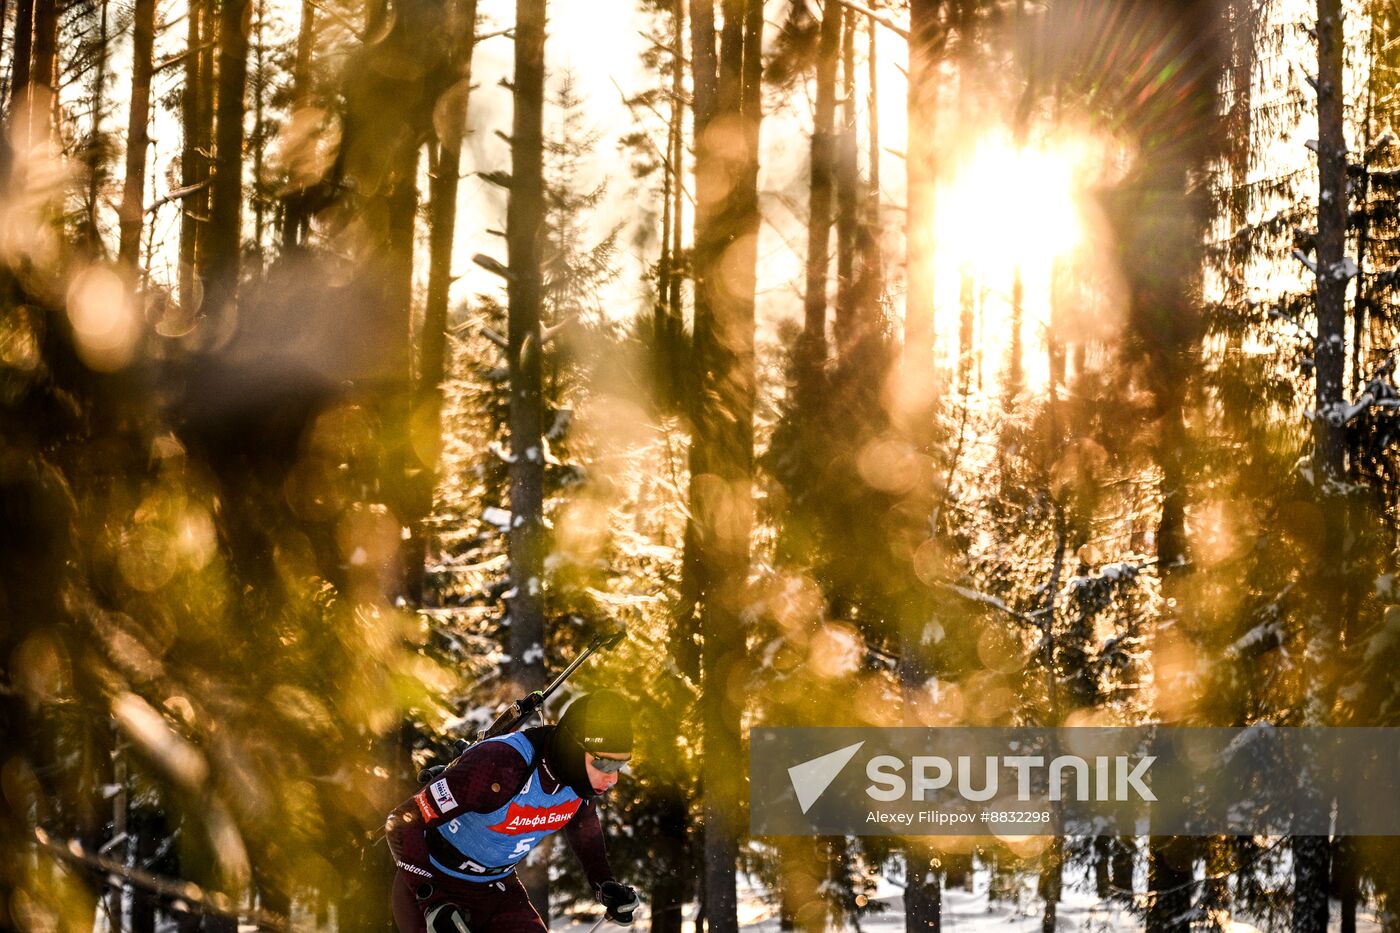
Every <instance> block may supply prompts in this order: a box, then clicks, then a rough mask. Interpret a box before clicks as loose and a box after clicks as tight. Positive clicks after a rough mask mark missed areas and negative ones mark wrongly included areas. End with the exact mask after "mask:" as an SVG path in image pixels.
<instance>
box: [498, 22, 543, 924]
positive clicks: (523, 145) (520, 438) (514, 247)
mask: <svg viewBox="0 0 1400 933" xmlns="http://www.w3.org/2000/svg"><path fill="white" fill-rule="evenodd" d="M515 10H516V14H515V16H516V22H515V116H514V119H513V121H512V125H511V142H510V152H511V187H510V203H509V206H508V209H507V213H506V248H507V251H508V253H509V264H510V273H511V280H510V307H509V340H508V350H507V353H508V355H509V357H510V362H509V368H510V449H511V455H512V462H511V464H510V509H511V527H510V543H509V550H510V586H511V594H512V595H511V597H510V598H509V599H508V600H506V607H507V611H508V612H509V614H510V641H509V649H510V654H511V658H512V659H513V660H512V662H511V677H512V680H513V681H514V682H515V683H516V684H517V685H518V689H520V690H534V689H536V688H538V687H541V686H543V685H544V683H545V672H544V639H545V631H544V586H543V583H544V546H545V537H544V535H545V527H544V456H543V449H544V447H543V440H542V434H543V430H544V388H543V382H542V378H543V376H542V372H543V370H542V356H543V352H544V348H543V347H542V346H541V342H540V320H541V316H542V313H543V296H542V282H541V272H540V259H541V257H540V242H539V241H540V234H541V230H542V229H543V226H544V222H545V204H544V128H543V121H544V43H545V0H516V7H515ZM522 879H523V880H524V881H525V885H526V887H527V889H529V890H530V894H531V899H532V900H533V901H534V904H535V906H536V908H537V909H539V910H540V912H541V914H542V915H543V916H544V918H545V922H546V924H548V922H549V920H548V918H549V894H548V890H549V889H548V884H549V875H548V872H547V868H546V867H545V864H544V863H543V861H539V862H536V863H535V864H533V865H530V866H528V867H527V869H526V872H525V873H524V875H523V876H522Z"/></svg>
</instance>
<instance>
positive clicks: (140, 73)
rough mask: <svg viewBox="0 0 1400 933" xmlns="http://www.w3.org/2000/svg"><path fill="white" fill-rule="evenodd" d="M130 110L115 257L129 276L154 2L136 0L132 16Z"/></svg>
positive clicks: (135, 256) (134, 252)
mask: <svg viewBox="0 0 1400 933" xmlns="http://www.w3.org/2000/svg"><path fill="white" fill-rule="evenodd" d="M131 28H132V35H133V37H134V40H133V46H132V58H131V108H130V110H129V111H128V113H127V121H126V184H125V186H124V187H123V189H122V206H121V211H120V215H119V219H120V223H119V229H120V231H121V239H120V245H119V247H118V250H117V258H118V260H119V261H120V262H121V264H122V265H123V266H125V267H126V269H127V270H128V271H129V272H130V273H131V274H132V276H133V281H134V280H135V277H136V275H138V274H139V273H138V270H139V269H140V266H141V228H142V227H143V226H144V225H145V224H144V222H145V218H146V195H145V191H146V147H147V146H148V145H149V144H150V139H149V138H148V137H147V135H146V127H147V125H148V124H149V123H150V119H151V68H152V62H151V54H152V50H153V47H154V45H155V36H156V0H136V6H135V8H134V12H133V17H132V26H131Z"/></svg>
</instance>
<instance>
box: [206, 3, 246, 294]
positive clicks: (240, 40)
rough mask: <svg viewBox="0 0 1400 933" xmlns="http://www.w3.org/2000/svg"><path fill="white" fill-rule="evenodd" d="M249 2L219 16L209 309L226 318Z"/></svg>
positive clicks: (235, 235)
mask: <svg viewBox="0 0 1400 933" xmlns="http://www.w3.org/2000/svg"><path fill="white" fill-rule="evenodd" d="M252 12H253V6H252V0H223V2H222V9H221V10H220V14H219V97H218V114H217V117H218V119H217V121H216V125H215V138H214V178H213V184H212V187H211V189H210V204H209V225H208V228H207V229H206V231H205V233H206V235H207V238H208V240H209V275H208V282H207V284H206V295H207V302H206V304H207V307H208V308H209V310H210V312H211V313H213V314H218V315H223V314H225V312H226V310H227V307H228V306H229V305H231V304H232V303H233V302H234V301H235V300H236V299H237V293H238V278H239V272H240V268H241V259H242V257H241V251H242V238H243V234H242V230H243V227H242V220H243V117H244V112H245V106H244V99H243V98H244V94H245V92H246V90H247V84H248V30H249V27H250V25H251V21H252Z"/></svg>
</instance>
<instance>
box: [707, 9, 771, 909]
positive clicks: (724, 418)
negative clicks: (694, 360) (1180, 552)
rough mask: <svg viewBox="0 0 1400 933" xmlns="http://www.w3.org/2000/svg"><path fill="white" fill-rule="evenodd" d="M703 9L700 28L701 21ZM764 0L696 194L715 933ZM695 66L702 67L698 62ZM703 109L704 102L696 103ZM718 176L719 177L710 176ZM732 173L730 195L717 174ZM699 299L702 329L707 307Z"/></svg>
mask: <svg viewBox="0 0 1400 933" xmlns="http://www.w3.org/2000/svg"><path fill="white" fill-rule="evenodd" d="M701 5H704V4H703V3H701V4H697V6H696V12H697V16H696V20H697V24H696V25H697V27H699V25H700V22H699V21H700V16H699V7H700V6H701ZM758 5H759V0H724V5H723V9H724V28H723V33H722V35H721V40H720V55H719V68H718V79H717V84H716V91H717V93H716V98H715V100H716V109H715V113H714V121H713V122H712V124H711V125H710V128H709V131H708V132H706V133H704V134H702V135H701V136H700V137H699V138H698V139H697V143H696V145H697V153H696V160H697V161H696V175H697V177H698V178H701V179H704V178H706V177H707V176H710V177H711V178H712V179H713V180H712V181H710V182H708V183H707V184H706V186H705V189H704V190H702V191H700V192H698V193H699V195H700V198H699V199H700V201H701V202H702V203H704V202H706V201H709V202H710V205H711V211H710V212H707V213H708V217H707V222H706V223H703V224H697V227H696V233H695V256H696V288H697V303H696V304H697V315H696V320H697V330H696V340H697V343H699V344H701V345H702V346H703V347H704V350H703V353H704V356H703V359H704V361H705V365H704V369H703V371H702V372H701V392H700V395H701V402H700V404H701V405H702V406H705V407H706V408H707V409H710V410H707V411H705V412H704V413H703V415H702V416H701V417H700V418H699V420H698V425H697V428H698V429H699V433H700V434H701V435H702V436H703V439H702V443H703V445H704V449H705V456H706V463H705V472H704V474H703V475H700V476H698V477H696V478H695V480H694V486H693V487H692V491H693V493H695V494H696V495H695V498H694V501H693V505H692V509H693V511H694V513H695V515H696V538H697V543H698V546H699V549H700V555H701V557H700V560H701V563H702V565H703V568H704V570H703V579H704V581H705V584H706V586H705V588H704V590H703V602H702V607H701V632H702V635H703V643H702V654H701V697H700V714H701V729H702V735H703V745H704V750H705V754H704V758H703V760H702V765H701V785H702V793H703V798H704V804H703V809H704V830H705V842H704V845H705V869H704V877H705V916H706V921H707V924H708V926H709V929H710V930H711V931H712V933H736V931H737V930H738V927H739V923H738V898H737V892H736V889H735V863H736V860H737V858H738V840H739V834H740V831H741V827H740V825H739V822H738V814H739V807H740V802H741V800H742V799H743V797H744V782H743V777H742V775H743V768H742V767H740V766H739V765H740V763H741V758H740V755H741V752H740V749H741V745H740V735H739V730H740V718H741V715H742V712H743V707H742V700H743V698H742V696H741V695H736V694H737V693H738V691H736V690H735V689H734V684H735V683H736V682H740V681H741V678H743V677H744V676H746V665H747V657H746V651H745V638H744V627H743V620H742V615H741V612H742V607H743V604H744V594H745V593H746V591H747V580H748V572H749V534H750V530H751V526H752V508H753V499H752V476H753V404H754V358H753V346H754V345H753V340H754V292H755V265H756V259H757V241H758V220H759V213H758V196H757V180H758V176H757V170H758V161H757V160H758V151H757V146H756V143H757V139H758V120H759V114H758V112H757V110H756V107H755V106H754V105H755V104H756V102H757V99H758V97H757V95H758V83H757V82H758V77H759V75H760V72H761V66H760V58H759V55H760V54H761V34H762V17H761V15H760V14H761V10H755V9H754V8H755V7H756V6H758ZM697 64H698V63H697ZM698 106H699V102H698V98H697V107H698ZM712 173H713V174H712ZM724 178H727V179H728V180H729V182H730V184H729V185H728V186H727V187H728V190H727V191H720V190H717V186H716V182H718V181H719V180H720V179H724ZM702 304H703V306H704V308H705V311H706V314H705V315H704V318H705V319H706V320H705V323H706V325H707V326H706V327H705V328H704V329H702V328H701V326H700V322H701V319H702V316H701V314H700V313H699V311H700V307H701V305H702Z"/></svg>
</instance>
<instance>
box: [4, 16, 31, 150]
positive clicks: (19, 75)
mask: <svg viewBox="0 0 1400 933" xmlns="http://www.w3.org/2000/svg"><path fill="white" fill-rule="evenodd" d="M35 2H36V0H18V5H17V6H16V7H15V41H14V49H13V54H12V55H11V68H12V70H13V77H12V78H11V80H10V124H11V126H12V127H14V128H15V129H19V128H20V127H18V126H17V124H16V120H17V119H19V118H20V115H21V114H23V113H25V112H26V107H27V106H28V104H29V62H30V58H31V57H32V55H33V53H34V4H35ZM24 130H25V132H26V133H27V132H28V124H26V125H25V127H24ZM21 142H23V140H21ZM21 148H22V147H21Z"/></svg>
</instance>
